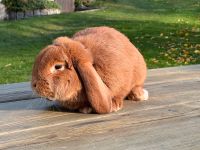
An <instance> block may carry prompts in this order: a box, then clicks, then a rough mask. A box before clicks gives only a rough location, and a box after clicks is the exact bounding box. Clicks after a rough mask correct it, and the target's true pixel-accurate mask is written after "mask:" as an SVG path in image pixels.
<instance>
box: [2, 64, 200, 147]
mask: <svg viewBox="0 0 200 150" xmlns="http://www.w3.org/2000/svg"><path fill="white" fill-rule="evenodd" d="M196 66H197V69H196V67H194V66H189V67H183V68H181V69H178V68H177V69H175V70H177V73H176V71H175V70H174V68H168V69H166V70H169V71H165V73H163V72H164V71H161V73H160V74H161V75H159V69H158V70H155V71H152V70H150V73H149V76H150V77H151V79H148V80H147V84H146V88H147V89H148V90H149V91H150V100H149V101H144V102H133V101H125V106H124V109H122V110H121V111H119V112H116V113H111V114H107V115H97V114H87V115H86V114H80V113H73V112H66V111H65V110H63V109H61V108H60V107H57V105H56V104H54V103H52V102H48V101H45V100H43V99H40V98H37V99H30V100H20V101H16V102H9V103H0V116H1V117H0V149H12V150H15V149H16V150H18V149H20V150H21V149H22V150H23V149H30V150H32V149H137V150H138V149H139V150H143V149H181V150H182V149H183V150H186V149H193V150H195V149H196V150H199V149H200V132H198V131H199V130H200V94H199V91H200V84H199V83H200V78H199V76H198V75H199V73H200V69H199V67H198V65H196ZM190 67H191V70H190V69H189V68H190ZM161 70H162V69H161ZM180 70H181V71H180ZM166 72H168V73H166ZM152 74H154V75H152ZM153 76H154V78H153ZM160 76H162V77H160ZM185 76H186V77H185ZM11 87H12V86H11ZM3 89H5V88H3ZM7 89H10V88H7ZM22 89H23V88H22ZM26 89H27V88H26ZM13 90H15V89H13ZM0 91H1V90H0ZM2 93H3V92H2Z"/></svg>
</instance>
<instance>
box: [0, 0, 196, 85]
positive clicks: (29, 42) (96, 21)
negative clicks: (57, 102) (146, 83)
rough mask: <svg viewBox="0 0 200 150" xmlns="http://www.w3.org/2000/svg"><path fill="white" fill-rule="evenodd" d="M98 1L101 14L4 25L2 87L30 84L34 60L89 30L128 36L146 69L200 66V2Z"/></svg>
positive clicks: (0, 49)
mask: <svg viewBox="0 0 200 150" xmlns="http://www.w3.org/2000/svg"><path fill="white" fill-rule="evenodd" d="M97 1H98V0H97ZM98 3H99V4H98V5H101V6H102V7H103V9H102V10H98V11H91V12H75V13H69V14H60V15H53V16H45V17H34V18H30V19H25V20H18V21H4V22H0V83H13V82H23V81H29V80H30V79H31V69H32V65H33V62H34V58H35V56H36V55H37V53H38V52H39V51H40V50H41V49H42V48H43V47H44V46H46V45H48V44H50V43H51V41H52V40H53V39H54V38H56V37H58V36H63V35H67V36H71V35H73V34H74V33H75V32H76V31H78V30H80V29H83V28H86V27H91V26H102V25H106V26H111V27H114V28H116V29H118V30H119V31H121V32H122V33H124V34H125V35H127V36H128V37H129V38H130V40H131V42H132V43H134V45H135V46H136V47H137V48H138V49H139V50H140V51H141V53H142V54H143V55H144V57H145V60H146V62H147V65H148V68H158V67H169V66H177V65H188V64H199V63H200V1H199V0H176V1H174V0H123V1H122V0H121V1H120V0H105V1H99V2H98Z"/></svg>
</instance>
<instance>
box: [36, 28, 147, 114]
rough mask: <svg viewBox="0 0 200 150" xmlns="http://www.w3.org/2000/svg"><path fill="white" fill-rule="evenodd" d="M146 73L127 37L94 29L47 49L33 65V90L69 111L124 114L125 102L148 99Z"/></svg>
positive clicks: (142, 60)
mask: <svg viewBox="0 0 200 150" xmlns="http://www.w3.org/2000/svg"><path fill="white" fill-rule="evenodd" d="M146 70H147V69H146V64H145V61H144V59H143V57H142V55H141V54H140V53H139V51H138V50H137V49H136V48H135V46H134V45H133V44H132V43H131V42H130V41H129V40H128V38H127V37H125V36H124V35H123V34H122V33H120V32H118V31H116V30H115V29H113V28H109V27H93V28H87V29H85V30H82V31H80V32H78V33H76V34H75V35H74V36H73V37H72V38H68V37H59V38H57V39H56V40H54V42H53V44H52V45H49V46H47V47H46V48H44V49H43V50H42V51H41V52H40V53H39V55H38V56H37V58H36V60H35V64H34V66H33V72H32V88H33V90H34V91H36V92H37V93H38V94H39V95H41V96H42V97H45V98H48V99H50V100H56V101H58V102H60V103H61V104H62V105H63V106H64V107H66V108H68V109H71V110H76V109H78V110H79V111H81V112H83V113H90V112H91V111H93V112H96V113H100V114H103V113H110V112H113V111H117V110H119V109H121V108H122V106H123V99H124V98H126V97H127V98H128V99H130V100H147V99H148V92H147V91H146V90H144V89H143V86H144V81H145V78H146Z"/></svg>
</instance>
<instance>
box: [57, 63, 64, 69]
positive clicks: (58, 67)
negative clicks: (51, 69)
mask: <svg viewBox="0 0 200 150" xmlns="http://www.w3.org/2000/svg"><path fill="white" fill-rule="evenodd" d="M62 68H63V69H64V66H63V65H60V64H59V65H55V69H56V70H62Z"/></svg>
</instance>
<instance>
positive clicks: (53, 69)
mask: <svg viewBox="0 0 200 150" xmlns="http://www.w3.org/2000/svg"><path fill="white" fill-rule="evenodd" d="M64 69H65V65H64V64H55V65H54V66H52V67H51V69H50V72H51V73H56V72H58V71H63V70H64Z"/></svg>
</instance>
